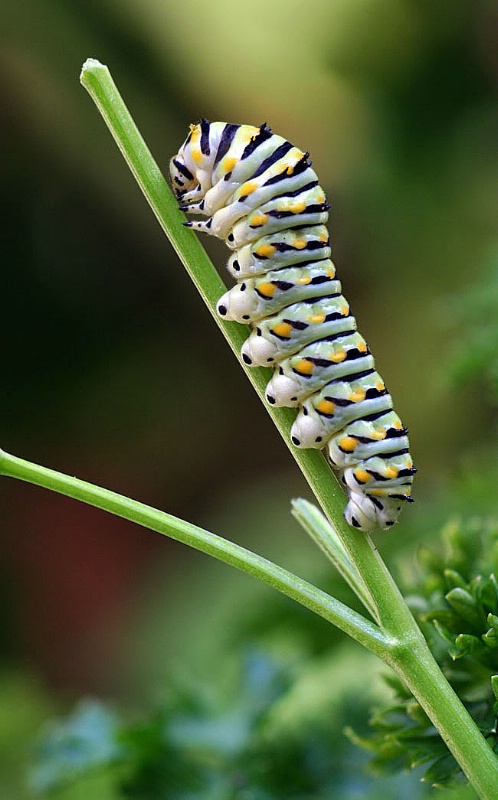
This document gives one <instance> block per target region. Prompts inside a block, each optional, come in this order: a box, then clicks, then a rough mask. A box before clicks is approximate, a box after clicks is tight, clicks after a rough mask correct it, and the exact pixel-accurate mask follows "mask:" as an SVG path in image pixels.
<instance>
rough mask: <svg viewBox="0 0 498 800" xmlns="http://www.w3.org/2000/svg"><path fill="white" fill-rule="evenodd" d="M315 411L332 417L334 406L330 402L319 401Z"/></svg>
mask: <svg viewBox="0 0 498 800" xmlns="http://www.w3.org/2000/svg"><path fill="white" fill-rule="evenodd" d="M316 409H317V411H319V412H320V413H321V414H327V415H328V416H332V414H333V413H334V404H333V402H332V400H320V402H319V403H318V404H317V406H316Z"/></svg>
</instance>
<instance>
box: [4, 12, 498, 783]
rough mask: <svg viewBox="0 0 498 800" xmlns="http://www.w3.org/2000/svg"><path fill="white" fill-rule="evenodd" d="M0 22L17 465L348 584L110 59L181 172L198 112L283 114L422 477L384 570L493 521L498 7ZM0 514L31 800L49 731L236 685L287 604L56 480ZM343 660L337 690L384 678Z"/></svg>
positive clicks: (7, 653)
mask: <svg viewBox="0 0 498 800" xmlns="http://www.w3.org/2000/svg"><path fill="white" fill-rule="evenodd" d="M2 5H3V8H2V13H1V19H2V37H1V41H2V44H1V48H0V147H1V156H0V181H1V199H0V202H1V204H2V211H1V215H0V229H1V242H2V265H3V267H2V292H1V296H2V331H3V346H2V382H3V385H4V390H3V392H2V393H1V395H0V411H1V419H2V426H1V427H2V441H1V444H2V447H3V448H5V449H6V450H7V451H9V452H12V453H15V454H16V455H19V456H23V457H25V458H28V459H30V460H33V461H36V462H40V463H43V464H45V465H47V466H51V467H54V468H57V469H60V470H62V471H65V472H68V473H71V474H76V475H78V476H79V477H82V478H86V479H88V480H90V481H92V482H95V483H99V484H101V485H104V486H107V487H109V488H112V489H114V490H117V491H120V492H122V493H125V494H129V495H131V496H133V497H136V498H138V499H141V500H143V501H145V502H148V503H151V504H153V505H156V506H158V507H161V508H164V509H165V510H168V511H170V512H172V513H174V514H177V515H179V516H181V517H184V518H186V519H188V520H190V521H192V522H195V523H198V524H201V525H203V526H204V527H207V528H209V529H211V530H214V531H216V532H218V533H220V534H222V535H224V536H227V537H228V538H233V539H235V540H236V541H238V542H239V543H241V544H243V545H246V546H249V547H253V548H254V549H257V550H258V551H259V552H262V553H264V554H265V555H267V556H269V557H270V558H273V559H274V560H277V561H279V563H281V564H283V565H284V566H287V567H289V568H291V569H293V570H295V571H298V572H299V573H300V574H302V575H303V576H304V577H307V578H317V579H318V578H319V577H320V576H321V577H322V578H323V580H325V581H326V580H327V579H328V578H327V573H328V567H327V565H325V564H323V562H322V559H321V556H320V555H319V554H318V553H316V552H315V551H314V549H313V547H312V545H311V543H310V542H308V541H307V540H306V539H305V536H304V534H303V533H302V532H301V531H300V530H299V529H298V528H297V525H296V524H295V523H294V522H293V521H292V520H291V518H290V516H289V506H288V501H289V499H290V498H291V497H294V496H297V495H300V494H304V495H305V496H309V495H308V490H307V488H306V486H305V485H304V483H303V481H302V479H301V478H300V476H299V474H298V473H297V470H296V467H295V465H294V463H293V461H292V459H291V458H290V457H289V455H288V453H287V450H286V448H285V446H284V444H283V443H282V442H281V441H280V440H279V437H278V434H277V433H276V432H275V431H274V430H273V428H272V425H271V423H270V421H269V418H267V415H266V413H265V411H264V409H263V408H262V407H261V405H260V403H259V401H258V400H257V399H256V398H255V396H253V393H252V391H251V389H250V386H249V384H248V383H247V382H246V380H245V378H244V376H243V375H242V374H241V372H240V370H239V369H238V366H237V364H236V362H235V359H234V358H233V356H232V355H231V353H230V352H229V350H228V348H227V347H226V345H225V343H224V341H223V339H222V337H221V336H220V334H219V332H218V330H217V329H216V327H215V326H214V325H213V323H212V321H211V320H210V318H209V315H208V313H207V312H206V310H205V309H204V307H203V305H202V302H201V300H200V299H199V297H198V296H197V295H196V292H195V290H194V288H193V287H192V285H191V284H190V282H189V280H188V278H187V277H186V276H185V274H184V272H183V270H182V267H181V265H180V263H179V262H178V260H177V258H176V256H175V254H174V253H173V251H172V249H171V247H170V245H169V243H168V242H167V241H166V239H165V238H164V236H163V235H162V233H161V231H160V229H159V227H158V225H157V223H156V221H155V219H154V218H153V217H152V215H151V213H150V210H149V208H148V206H147V205H146V203H145V201H144V199H143V197H142V196H141V193H140V191H139V190H138V188H137V186H136V185H135V182H134V180H133V178H132V176H131V175H130V173H129V172H128V170H127V168H126V166H125V164H124V162H123V160H122V158H121V155H120V154H119V152H118V151H117V149H116V147H115V145H114V143H113V141H112V140H111V137H110V136H109V134H108V132H107V129H106V128H105V126H104V124H103V122H102V121H101V119H100V118H99V115H98V114H97V112H96V110H95V108H94V106H93V104H92V102H91V100H90V98H89V97H88V96H87V94H86V93H85V91H84V90H83V89H82V88H81V87H80V85H79V82H78V77H79V72H80V68H81V65H82V63H83V61H84V60H85V59H86V58H87V57H90V56H91V57H95V58H98V59H99V60H101V61H102V62H104V63H106V64H107V65H108V66H109V68H110V69H111V72H112V74H113V77H114V79H115V81H116V82H117V84H118V86H119V88H120V91H121V93H122V95H123V96H124V98H125V100H126V102H127V104H128V107H129V108H130V110H131V112H132V114H133V116H134V118H135V120H136V122H137V124H138V125H139V127H140V129H141V131H142V134H143V135H144V137H145V139H146V141H147V142H148V144H149V147H150V149H151V151H152V153H153V154H154V156H155V157H156V159H157V161H158V163H159V164H160V165H161V167H162V168H163V169H164V170H165V171H166V169H167V164H168V159H169V157H170V156H171V155H172V154H173V153H174V152H176V151H177V149H178V147H179V145H180V143H181V142H182V141H183V139H184V138H185V135H186V131H187V127H188V124H189V123H190V122H192V121H196V120H197V119H199V117H200V116H206V117H207V118H209V119H212V120H217V119H220V120H226V121H230V122H247V123H251V124H260V123H262V122H264V121H267V122H268V123H269V124H271V125H272V127H273V129H274V130H275V131H276V132H278V133H279V134H281V135H283V136H285V137H286V138H288V139H290V140H291V141H292V142H294V143H295V144H297V145H298V146H300V147H301V148H302V149H305V150H310V151H311V156H312V158H313V163H314V167H315V168H316V170H317V172H318V175H319V177H320V180H321V183H322V185H323V187H324V189H325V191H326V193H327V197H328V200H329V202H330V203H331V204H332V208H331V215H330V231H331V239H332V243H333V254H334V255H333V257H334V260H335V262H336V264H337V266H338V269H339V274H340V277H341V279H342V281H343V286H344V291H345V294H346V296H347V297H348V299H349V300H350V302H351V305H352V308H353V311H354V313H355V315H356V316H357V318H358V320H359V326H360V329H361V331H362V333H363V334H364V335H365V337H366V338H367V340H368V341H369V344H370V347H371V349H372V350H373V352H374V354H375V356H376V360H377V365H378V368H379V369H380V371H381V374H382V375H383V376H384V377H385V379H386V381H387V383H388V386H389V388H390V390H391V392H392V394H393V395H394V397H395V400H396V408H397V410H398V411H399V413H400V416H401V417H402V419H403V420H404V421H405V422H406V423H407V424H408V426H409V429H410V437H411V442H412V449H413V454H414V458H415V461H416V464H417V466H418V467H419V475H418V477H417V481H416V489H415V496H416V499H417V503H416V506H415V507H411V508H410V509H408V510H407V511H406V514H405V516H404V517H403V521H402V522H401V523H400V524H399V526H398V527H397V528H396V530H395V531H394V532H393V533H391V534H389V535H387V536H385V537H384V536H379V537H378V542H379V546H380V547H381V549H382V551H383V553H384V554H385V556H386V558H388V559H391V561H392V562H393V563H394V564H395V565H396V564H397V565H398V569H400V571H402V570H403V569H404V570H405V571H406V570H408V571H409V570H410V562H409V558H410V557H411V553H412V552H413V551H414V549H416V546H417V541H418V540H420V539H423V538H424V537H426V538H427V539H428V540H431V539H433V538H434V536H435V534H436V533H437V530H438V527H440V525H441V524H442V523H443V522H444V521H445V520H446V519H447V518H448V515H449V514H453V513H477V512H483V511H484V513H485V514H486V513H491V512H492V511H493V507H494V504H495V494H493V492H491V493H489V492H486V491H485V489H486V487H492V486H493V485H494V480H495V478H496V450H494V449H493V445H494V442H495V440H496V427H495V423H494V419H495V415H496V409H495V407H494V405H493V401H492V391H491V389H490V387H489V385H488V384H487V383H486V382H485V381H482V380H480V379H479V376H477V377H475V376H474V380H472V381H471V382H470V383H466V384H462V383H461V382H460V383H459V382H458V381H456V379H455V372H458V368H457V369H456V371H455V368H454V367H455V364H456V363H457V361H458V354H459V353H460V354H461V352H462V350H461V348H462V342H464V341H466V340H467V339H468V336H469V332H468V329H467V324H468V314H467V311H466V307H465V297H466V296H467V295H473V294H474V293H475V292H476V289H478V288H479V287H487V286H492V285H493V280H494V281H495V285H496V277H495V276H496V272H497V266H496V265H497V263H498V261H497V259H496V253H497V251H498V241H497V214H496V209H497V200H498V181H497V178H498V151H497V133H498V99H497V91H496V90H497V84H498V46H497V44H498V11H497V7H496V4H494V3H493V2H486V1H485V0H451V2H443V1H442V2H436V3H434V2H431V0H348V2H346V0H331V1H330V2H327V3H325V2H320V0H309V2H307V3H302V2H298V0H285V2H283V0H275V2H273V3H270V2H266V1H265V0H253V2H251V3H250V4H247V3H228V2H224V1H223V0H211V2H210V3H206V2H202V0H185V2H183V3H181V2H176V0H174V1H172V2H169V0H160V1H159V0H141V2H140V3H137V2H132V1H131V0H98V2H97V1H96V0H86V2H85V3H83V2H80V0H71V2H70V3H67V2H63V1H62V0H17V2H16V3H15V4H14V3H7V2H4V3H3V4H2ZM205 244H206V246H207V248H208V250H209V252H210V253H211V254H212V255H213V258H214V259H215V261H216V263H217V264H219V265H220V270H222V269H223V264H224V261H225V260H226V251H225V249H224V247H223V246H222V245H221V244H219V243H217V242H210V241H209V242H206V243H205ZM490 291H491V290H490ZM496 311H498V307H497V306H494V308H493V306H491V307H488V311H487V313H488V314H490V315H493V314H494V313H495V312H496ZM487 322H489V320H480V319H479V315H477V319H476V320H474V324H475V326H476V327H477V328H479V326H480V325H481V323H482V324H483V325H484V324H487ZM471 355H472V354H471ZM470 361H472V358H471V357H470ZM458 363H460V362H458ZM483 487H484V488H483ZM0 515H1V526H2V537H1V545H0V547H1V554H2V562H1V567H0V569H1V572H0V578H1V589H0V592H1V595H0V596H1V598H2V603H1V607H0V621H1V630H0V657H1V663H2V665H3V675H4V678H3V679H2V682H1V685H0V695H1V696H2V697H3V700H2V705H3V708H4V709H5V711H2V712H1V714H0V737H3V740H4V743H5V744H6V745H7V744H8V747H6V749H4V752H5V754H6V755H5V758H4V761H5V763H4V764H3V767H2V769H3V773H4V774H3V781H4V785H5V786H7V787H11V789H12V791H14V789H13V788H12V787H14V786H15V787H16V791H18V792H20V794H19V795H18V796H19V797H21V796H24V795H23V794H22V792H24V790H21V789H20V788H19V787H18V786H17V783H16V781H17V778H16V777H15V775H16V774H17V769H18V762H20V761H21V760H22V758H24V755H23V754H24V752H25V748H26V742H27V741H28V740H29V737H30V735H31V734H33V733H34V732H35V731H36V729H37V727H38V725H39V724H40V723H41V722H42V721H43V720H44V719H45V718H46V717H48V716H50V715H51V714H52V713H54V712H55V711H58V710H60V709H61V708H65V707H67V706H69V705H70V704H71V702H72V701H73V700H74V699H75V698H77V697H79V696H80V695H84V694H88V693H96V694H99V695H102V696H110V697H112V698H116V699H117V701H123V702H131V703H136V704H137V705H140V703H142V702H145V700H144V698H147V699H150V698H151V697H153V696H154V694H155V693H158V692H160V691H162V687H163V686H164V683H165V682H166V681H167V677H168V674H169V672H170V671H171V670H180V671H182V670H185V671H192V672H194V673H196V672H199V673H201V674H206V673H207V674H209V675H211V678H212V679H213V680H214V681H215V682H216V672H214V673H213V672H212V665H213V664H214V663H217V664H219V662H220V659H221V660H222V659H223V653H224V652H225V649H226V650H228V649H229V644H228V642H229V641H230V640H231V639H230V637H231V636H232V634H233V631H235V630H237V629H238V627H239V624H240V620H241V619H243V620H246V618H247V614H248V607H249V606H251V605H252V604H253V603H255V604H260V607H261V608H265V603H268V604H269V607H271V608H275V602H276V601H275V599H274V598H270V597H269V595H270V591H269V590H266V589H262V588H259V587H258V586H256V585H255V582H254V581H251V580H250V579H249V578H245V577H241V576H238V575H234V574H231V573H230V571H229V570H228V568H225V567H222V566H219V565H216V564H212V563H210V562H209V561H208V559H207V558H206V557H203V556H201V555H198V554H195V553H190V552H187V551H186V549H185V548H182V547H181V546H180V545H176V544H175V543H171V542H169V541H167V540H165V539H162V538H161V537H159V536H157V535H155V534H152V533H149V532H146V531H143V530H141V529H139V528H136V527H134V526H132V525H130V524H127V523H125V522H123V521H121V520H118V519H113V518H112V517H110V516H106V515H105V514H103V513H100V512H97V511H95V510H93V509H90V508H86V507H84V506H80V505H78V504H76V503H74V502H71V501H69V500H66V499H64V498H61V497H58V496H56V495H52V494H49V493H47V492H45V491H42V490H40V489H37V488H34V487H31V486H28V485H22V484H20V483H15V482H13V481H8V480H6V479H4V481H3V482H2V504H1V508H0ZM338 591H340V590H338ZM279 602H280V601H279ZM281 602H282V604H283V605H282V606H279V608H280V607H282V608H283V607H286V606H285V601H281ZM272 603H273V605H272ZM304 619H305V622H303V624H306V621H307V620H308V617H305V618H304ZM246 621H247V620H246ZM249 628H250V625H249ZM320 630H321V636H322V637H323V640H324V641H325V640H326V639H327V637H330V632H329V631H328V630H327V629H326V627H325V626H324V627H323V628H320ZM266 635H267V637H268V638H271V634H270V633H268V632H267V634H266ZM342 644H343V643H342ZM341 652H342V651H341ZM347 652H348V655H347V658H346V662H345V663H346V664H347V670H345V672H344V674H343V678H344V675H345V673H346V672H347V673H348V675H350V676H351V675H352V673H351V661H350V656H351V653H354V654H355V657H356V656H357V657H358V659H360V662H359V663H361V654H359V652H358V648H355V647H353V646H351V649H350V650H348V651H347ZM353 660H354V659H353ZM210 670H211V672H210ZM335 680H336V679H335ZM344 680H345V678H344ZM350 680H351V681H353V682H354V673H353V675H352V677H350ZM2 687H3V688H2ZM1 760H2V759H1V758H0V761H1ZM0 777H1V775H0ZM12 796H14V795H12ZM16 796H17V795H16Z"/></svg>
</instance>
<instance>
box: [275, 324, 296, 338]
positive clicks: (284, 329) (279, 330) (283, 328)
mask: <svg viewBox="0 0 498 800" xmlns="http://www.w3.org/2000/svg"><path fill="white" fill-rule="evenodd" d="M273 333H274V334H275V335H276V336H281V337H282V338H283V339H289V338H290V335H291V333H292V325H289V323H288V322H279V323H277V325H275V327H274V328H273Z"/></svg>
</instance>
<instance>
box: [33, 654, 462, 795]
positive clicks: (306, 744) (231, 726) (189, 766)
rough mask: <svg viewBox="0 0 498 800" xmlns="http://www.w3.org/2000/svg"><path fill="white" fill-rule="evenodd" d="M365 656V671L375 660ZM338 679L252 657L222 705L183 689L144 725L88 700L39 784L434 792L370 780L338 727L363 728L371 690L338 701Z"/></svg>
mask: <svg viewBox="0 0 498 800" xmlns="http://www.w3.org/2000/svg"><path fill="white" fill-rule="evenodd" d="M340 659H341V656H340V655H339V661H340ZM360 660H361V661H362V662H363V668H364V669H368V666H367V665H368V659H366V660H363V659H360ZM310 672H311V674H313V673H314V677H315V681H312V680H311V679H310ZM334 674H335V676H336V677H337V668H336V667H335V666H334V659H333V658H331V657H330V656H328V657H327V659H326V660H325V661H322V662H313V661H305V662H300V663H296V662H294V663H293V664H291V663H288V664H287V665H286V666H284V665H282V664H281V663H280V665H279V664H278V662H276V661H275V660H274V659H273V658H270V657H269V656H268V655H264V654H263V653H262V652H252V653H250V654H246V656H245V658H244V659H243V660H242V662H241V667H240V670H239V674H238V676H237V679H236V681H235V683H234V685H233V686H232V690H231V692H229V693H225V694H224V696H223V698H221V697H220V696H219V695H218V694H217V693H215V692H213V689H212V687H209V688H208V687H206V686H204V687H203V686H202V685H200V684H199V683H196V684H195V685H194V686H192V685H190V686H189V685H186V684H185V685H184V686H183V687H181V688H180V689H178V690H177V692H176V695H175V696H174V697H172V699H171V701H170V702H169V703H168V704H166V705H165V706H163V707H162V708H161V709H160V710H159V711H157V712H156V713H154V714H153V715H152V716H151V717H150V718H148V719H146V720H141V721H139V722H129V721H125V720H123V719H119V718H117V717H116V714H115V713H114V712H112V711H111V710H109V709H108V708H106V707H105V706H102V705H100V704H98V703H96V702H84V703H81V704H80V706H79V707H78V708H76V709H75V711H74V712H73V714H72V715H71V716H70V717H69V718H67V719H66V720H65V721H59V722H57V723H53V724H52V726H51V727H50V728H49V729H48V730H47V731H46V734H45V739H44V740H43V741H42V743H41V744H40V747H39V751H38V766H37V767H36V768H35V770H34V771H33V775H32V780H33V783H34V785H35V786H36V787H37V788H38V790H39V791H41V792H42V793H43V794H45V793H46V792H48V794H50V790H51V789H58V790H59V791H60V790H61V789H63V788H64V787H72V788H73V790H74V787H76V786H78V785H80V786H84V785H85V783H86V782H87V781H88V780H89V779H90V778H92V776H93V778H94V779H95V778H96V776H97V775H99V774H100V775H101V776H103V775H106V776H107V779H108V781H109V784H110V785H111V786H112V792H111V794H110V795H109V796H110V797H113V798H114V797H117V798H120V797H123V798H124V797H129V798H137V800H138V798H140V800H145V799H146V798H147V800H197V798H198V800H232V799H233V800H236V798H237V800H241V798H247V800H282V798H286V800H287V799H288V800H353V798H358V797H366V796H368V798H370V800H382V798H385V800H390V799H391V798H392V800H395V799H397V798H399V797H403V798H405V799H406V800H417V799H421V798H423V797H425V796H427V793H426V789H424V788H423V786H422V785H421V784H420V783H417V781H414V780H411V779H408V780H407V779H406V776H405V777H403V776H400V777H399V778H396V779H394V778H391V779H377V780H375V781H374V780H372V778H369V777H368V776H367V775H366V774H365V772H364V771H363V769H362V767H363V766H364V761H365V759H364V756H363V755H362V753H361V751H360V750H358V749H357V748H355V747H353V746H352V745H351V744H349V743H348V741H347V739H346V738H345V737H344V735H343V734H342V733H341V729H342V728H343V726H344V725H345V724H350V723H353V724H354V725H358V726H359V727H360V728H362V729H364V727H365V719H366V717H367V704H366V701H367V692H366V686H365V685H364V683H361V684H360V685H359V686H358V690H357V692H355V693H354V694H352V693H351V690H349V691H347V692H346V693H345V694H343V696H342V697H341V698H338V697H337V688H338V686H339V685H340V684H338V683H337V681H336V680H334ZM318 678H321V683H317V679H318ZM366 683H367V684H368V683H369V682H368V681H367V682H366ZM170 691H171V690H170ZM367 792H368V795H367V794H366V793H367ZM59 796H61V797H62V798H64V793H62V795H59V794H57V797H59ZM107 796H108V795H103V797H104V798H106V800H107ZM459 797H463V796H462V795H459Z"/></svg>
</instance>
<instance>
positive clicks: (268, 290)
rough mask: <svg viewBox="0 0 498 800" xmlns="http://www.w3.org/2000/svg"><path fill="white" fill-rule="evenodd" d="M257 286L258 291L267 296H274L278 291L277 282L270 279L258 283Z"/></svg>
mask: <svg viewBox="0 0 498 800" xmlns="http://www.w3.org/2000/svg"><path fill="white" fill-rule="evenodd" d="M256 288H257V290H258V292H259V293H260V294H262V295H264V296H265V297H273V295H274V294H275V292H276V291H277V287H276V286H275V284H274V283H269V282H268V281H266V282H261V283H258V284H257V286H256Z"/></svg>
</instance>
